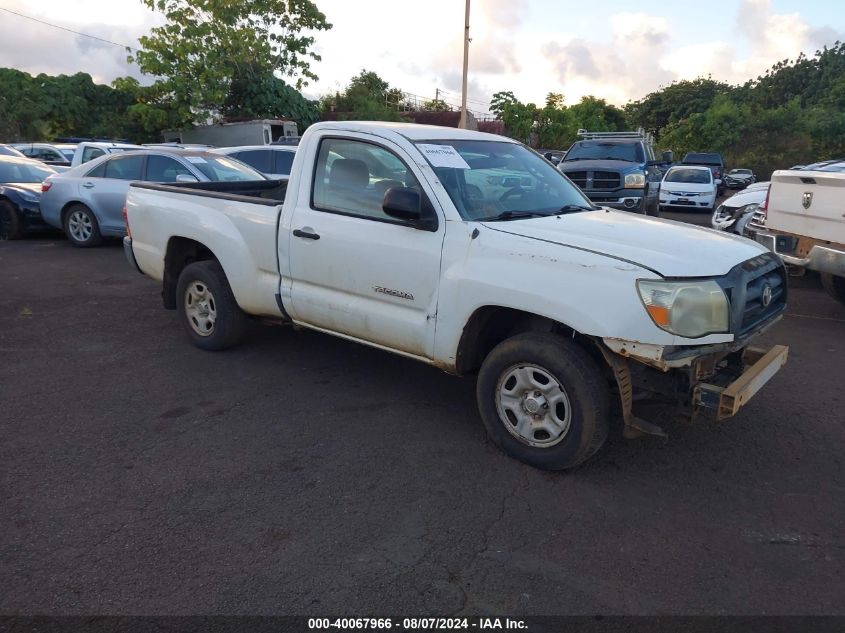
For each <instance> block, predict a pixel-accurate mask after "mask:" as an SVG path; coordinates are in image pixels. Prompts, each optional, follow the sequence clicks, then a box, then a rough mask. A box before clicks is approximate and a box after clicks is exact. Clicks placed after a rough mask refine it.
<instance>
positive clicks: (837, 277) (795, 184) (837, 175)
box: [750, 161, 845, 304]
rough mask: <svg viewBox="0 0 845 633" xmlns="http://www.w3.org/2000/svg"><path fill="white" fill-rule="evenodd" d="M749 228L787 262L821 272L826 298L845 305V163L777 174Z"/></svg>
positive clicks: (837, 162)
mask: <svg viewBox="0 0 845 633" xmlns="http://www.w3.org/2000/svg"><path fill="white" fill-rule="evenodd" d="M750 226H751V228H752V229H754V230H755V231H756V239H757V241H758V242H760V243H761V244H763V245H764V246H766V247H768V248H769V249H770V250H772V251H774V252H775V253H777V254H778V255H780V256H781V258H782V259H783V261H784V262H786V263H787V264H789V265H790V266H795V267H796V268H801V269H806V270H815V271H817V272H819V273H820V274H821V279H822V285H823V286H824V288H825V290H826V291H827V292H828V294H830V296H832V297H833V298H834V299H836V300H838V301H839V302H841V303H843V304H845V162H843V161H828V162H826V163H821V164H818V165H814V166H811V167H810V168H809V169H808V168H804V169H797V170H795V169H788V170H782V171H776V172H775V173H774V174H772V185H771V188H770V189H769V194H768V196H767V198H766V201H765V203H764V205H763V208H762V210H761V211H758V212H757V213H756V214H755V217H754V218H752V220H751V225H750Z"/></svg>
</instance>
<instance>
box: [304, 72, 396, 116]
mask: <svg viewBox="0 0 845 633" xmlns="http://www.w3.org/2000/svg"><path fill="white" fill-rule="evenodd" d="M402 95H403V93H402V91H401V90H400V89H399V88H395V87H391V86H390V84H388V83H387V82H386V81H385V80H384V79H382V78H381V77H379V76H378V75H377V74H376V73H374V72H373V71H371V70H366V69H365V70H362V71H361V72H360V73H358V74H357V75H355V76H354V77H353V78H352V79H350V80H349V84H348V85H347V86H346V88H345V89H344V90H342V91H338V92H336V93H335V94H334V95H328V96H326V97H323V98H322V99H321V102H320V107H321V108H322V110H323V112H333V113H335V114H334V116H336V117H337V118H338V119H340V120H353V119H354V120H362V121H399V120H401V119H400V117H399V107H400V104H401V102H402Z"/></svg>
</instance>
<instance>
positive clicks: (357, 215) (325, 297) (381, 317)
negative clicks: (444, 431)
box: [280, 136, 445, 358]
mask: <svg viewBox="0 0 845 633" xmlns="http://www.w3.org/2000/svg"><path fill="white" fill-rule="evenodd" d="M319 143H320V145H319V149H318V150H317V156H316V168H315V170H314V172H313V174H314V175H313V180H312V182H311V187H310V191H303V192H302V194H301V195H300V196H299V199H298V201H297V205H296V208H295V210H294V214H293V217H292V219H291V229H292V231H291V233H290V243H289V249H288V256H289V258H290V273H291V307H292V309H291V311H290V312H291V316H292V317H293V318H294V320H296V321H299V322H303V323H305V324H307V325H311V326H314V327H317V328H319V329H323V330H326V331H329V332H334V333H337V334H340V335H343V336H349V337H352V338H355V339H360V340H363V341H366V342H371V343H375V344H377V345H381V346H385V347H388V348H390V349H393V350H398V351H402V352H405V353H408V354H412V355H415V356H421V357H425V358H431V357H432V353H433V345H434V326H435V320H436V314H437V291H438V284H439V279H440V256H441V250H442V245H443V236H444V234H445V222H444V221H443V217H442V214H441V213H440V211H439V209H438V210H435V209H434V208H433V207H432V206H431V203H430V202H429V199H431V198H433V196H431V193H430V192H429V191H427V186H423V185H421V182H422V183H424V182H425V181H424V180H423V178H422V177H421V176H420V174H419V173H417V172H416V169H415V168H412V167H409V165H413V163H412V161H411V160H409V159H408V157H406V156H405V155H404V153H403V152H402V150H401V148H399V147H397V146H395V145H393V144H392V143H389V142H388V141H386V140H383V139H378V140H377V142H374V141H371V140H369V139H366V140H365V138H362V137H353V136H348V137H344V136H332V137H323V138H322V139H320V140H319ZM395 187H399V188H416V189H417V190H418V191H420V192H422V196H423V200H424V203H423V204H424V206H425V205H428V208H429V211H430V212H431V213H436V214H437V215H438V221H437V227H436V228H435V229H434V230H425V229H420V228H416V227H414V226H413V225H411V224H410V223H408V222H404V221H401V220H397V219H394V218H392V217H389V216H388V215H386V214H385V213H384V211H383V210H382V200H383V197H384V193H385V191H387V189H390V188H395ZM303 189H304V188H303ZM307 194H310V195H307ZM282 255H283V254H281V253H280V256H282Z"/></svg>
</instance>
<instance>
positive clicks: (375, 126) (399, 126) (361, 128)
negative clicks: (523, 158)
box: [308, 121, 516, 143]
mask: <svg viewBox="0 0 845 633" xmlns="http://www.w3.org/2000/svg"><path fill="white" fill-rule="evenodd" d="M308 129H309V130H315V131H318V130H346V131H349V132H361V133H364V134H374V135H376V136H381V135H384V132H385V131H389V132H393V133H395V134H399V135H400V136H404V137H405V138H406V139H408V140H409V141H436V140H444V141H446V140H450V141H459V140H466V141H503V142H509V143H516V141H514V140H513V139H509V138H505V137H503V136H498V135H497V134H487V133H486V132H477V131H475V130H462V129H460V128H454V127H443V126H441V125H423V124H422V123H392V122H385V121H323V122H322V123H316V124H314V125H312V126H311V127H309V128H308Z"/></svg>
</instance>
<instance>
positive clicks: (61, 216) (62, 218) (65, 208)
mask: <svg viewBox="0 0 845 633" xmlns="http://www.w3.org/2000/svg"><path fill="white" fill-rule="evenodd" d="M78 204H81V205H82V206H83V207H85V208H86V209H88V210H90V211H91V213H92V214H93V215H94V217H95V218H97V221H98V222H99V221H100V218H98V217H97V212H96V211H94V209H92V208H91V207H89V206H88V205H87V204H85V203H84V202H82V201H81V200H70V201H69V202H67V203H65V205H64V206H63V207H62V210H61V212H60V213H59V220H60V221H61V223H62V226H64V225H65V219H67V214H68V213H69V212H70V210H71V209H72V208H73V207H75V206H76V205H78Z"/></svg>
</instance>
